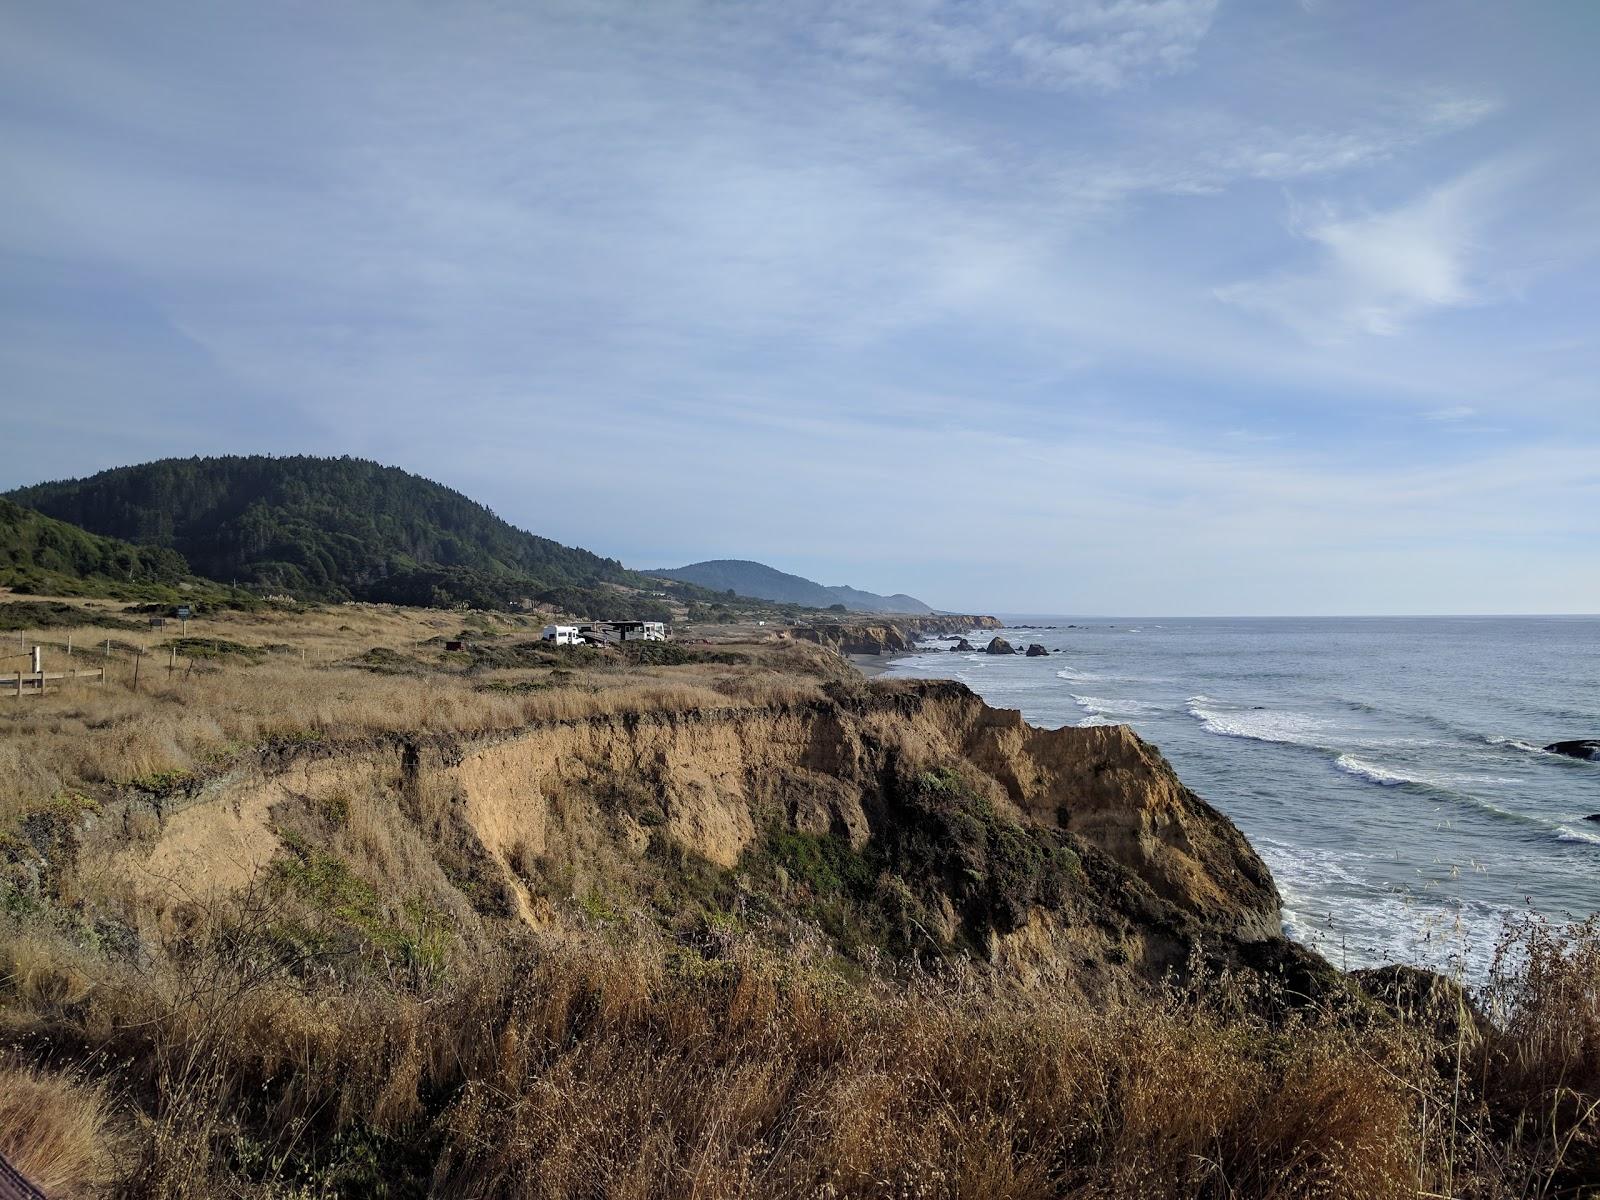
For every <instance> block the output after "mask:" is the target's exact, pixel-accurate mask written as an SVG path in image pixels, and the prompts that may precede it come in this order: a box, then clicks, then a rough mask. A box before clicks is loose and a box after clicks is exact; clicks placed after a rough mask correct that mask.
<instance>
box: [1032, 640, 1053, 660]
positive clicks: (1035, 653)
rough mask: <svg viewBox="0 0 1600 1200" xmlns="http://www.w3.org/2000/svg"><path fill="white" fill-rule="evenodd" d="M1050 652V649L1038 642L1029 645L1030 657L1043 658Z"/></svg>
mask: <svg viewBox="0 0 1600 1200" xmlns="http://www.w3.org/2000/svg"><path fill="white" fill-rule="evenodd" d="M1049 653H1050V651H1048V650H1046V649H1045V648H1044V647H1043V646H1041V645H1040V644H1039V643H1038V642H1034V643H1032V644H1031V645H1029V647H1028V657H1029V658H1043V657H1044V656H1045V655H1047V654H1049Z"/></svg>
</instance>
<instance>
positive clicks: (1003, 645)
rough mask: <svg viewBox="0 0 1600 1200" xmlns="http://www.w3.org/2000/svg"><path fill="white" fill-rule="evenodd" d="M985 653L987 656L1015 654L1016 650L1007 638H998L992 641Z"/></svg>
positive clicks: (985, 648) (984, 649) (986, 647)
mask: <svg viewBox="0 0 1600 1200" xmlns="http://www.w3.org/2000/svg"><path fill="white" fill-rule="evenodd" d="M983 652H984V653H985V654H1015V653H1016V650H1015V649H1014V648H1013V647H1012V645H1011V643H1010V642H1008V641H1006V640H1005V638H1003V637H997V638H992V639H990V641H989V644H988V645H987V646H985V647H984V648H983Z"/></svg>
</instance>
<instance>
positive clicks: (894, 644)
mask: <svg viewBox="0 0 1600 1200" xmlns="http://www.w3.org/2000/svg"><path fill="white" fill-rule="evenodd" d="M999 628H1000V621H999V620H998V619H997V618H995V617H987V616H976V615H961V614H946V615H941V616H932V617H897V618H896V619H895V620H894V621H892V622H886V621H838V622H829V623H825V624H812V625H805V626H800V627H798V628H796V629H794V630H793V631H792V632H793V636H794V637H795V638H796V639H798V640H800V641H806V642H815V643H816V644H817V645H819V646H822V647H824V648H825V649H828V650H833V651H835V652H837V653H839V654H892V653H901V652H904V651H907V650H912V649H915V648H916V644H917V639H918V638H924V637H929V636H932V635H937V634H945V633H966V632H968V631H969V630H973V629H999Z"/></svg>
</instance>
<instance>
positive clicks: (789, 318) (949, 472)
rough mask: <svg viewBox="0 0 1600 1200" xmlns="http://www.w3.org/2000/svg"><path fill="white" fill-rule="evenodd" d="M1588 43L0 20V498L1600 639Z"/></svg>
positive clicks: (942, 19)
mask: <svg viewBox="0 0 1600 1200" xmlns="http://www.w3.org/2000/svg"><path fill="white" fill-rule="evenodd" d="M1597 52H1600V5H1596V4H1591V3H1587V2H1580V0H1573V2H1571V3H1565V4H1562V3H1539V2H1530V3H1527V4H1517V5H1508V4H1504V3H1500V2H1499V0H1494V2H1488V3H1473V2H1471V0H1443V2H1439V3H1429V2H1427V0H1419V2H1415V3H1407V4H1400V5H1397V4H1392V3H1387V2H1385V3H1355V2H1343V0H1298V2H1297V0H1270V2H1269V0H1255V2H1247V0H1148V2H1143V0H1055V2H1052V3H1047V2H1045V0H991V2H989V3H976V2H973V0H870V2H869V0H816V2H806V0H750V2H748V3H731V2H728V0H658V2H655V3H650V4H640V3H634V2H631V0H630V2H627V3H617V2H612V0H581V2H580V0H574V2H571V3H566V2H550V3H539V2H536V0H519V2H510V0H506V2H494V3H491V2H487V0H481V2H480V0H461V2H459V3H453V4H439V3H408V2H407V0H385V2H384V3H381V4H379V3H372V4H366V3H361V2H360V0H347V2H344V3H340V4H333V5H329V4H300V3H279V4H268V5H262V4H243V3H237V4H235V3H228V2H218V0H204V2H195V3H174V2H171V0H144V2H142V3H140V4H124V3H110V2H102V3H94V4H85V3H76V2H74V0H51V3H49V4H35V3H22V2H19V0H0V256H3V257H0V397H3V406H4V411H3V413H0V416H3V421H0V428H3V430H4V432H3V434H0V442H3V443H4V445H5V450H6V453H5V454H4V455H3V458H0V462H3V466H0V486H12V485H16V484H22V483H27V482H33V481H36V480H39V479H46V478H55V477H60V476H64V475H81V474H87V473H90V472H92V471H94V470H98V469H100V468H103V467H107V466H112V465H117V464H121V463H125V462H130V461H141V460H144V459H149V458H154V457H160V456H163V455H169V454H188V453H220V452H284V453H287V452H298V451H307V452H316V453H330V454H337V453H350V454H357V455H362V456H366V457H372V458H377V459H380V460H383V461H386V462H391V463H395V464H397V465H400V466H404V467H407V468H409V469H411V470H415V471H418V472H421V473H423V474H426V475H428V476H430V477H432V478H435V479H438V480H440V481H442V482H445V483H448V484H450V485H452V486H455V487H458V488H460V489H461V490H463V491H465V492H467V493H468V494H470V495H472V496H474V497H476V498H478V499H481V500H483V501H485V502H486V503H488V504H489V505H491V506H492V507H493V508H494V509H495V510H496V511H498V512H499V513H500V514H501V515H503V516H504V517H506V518H507V519H509V520H511V521H513V522H515V523H517V524H519V525H522V526H524V527H527V528H530V529H532V530H534V531H536V532H539V533H542V534H546V535H548V536H552V537H556V538H559V539H561V540H563V541H566V542H571V543H577V544H581V545H584V546H587V547H589V548H591V549H594V550H597V551H601V552H603V553H607V554H611V555H615V556H617V557H620V558H622V559H623V560H624V561H625V562H628V563H629V564H630V565H636V566H659V565H670V564H676V563H680V562H687V561H692V560H695V559H702V558H712V557H751V558H760V559H763V560H765V561H768V562H771V563H772V564H774V565H776V566H779V567H782V568H784V569H787V570H793V571H798V572H800V573H802V574H805V575H808V576H811V577H813V578H817V579H820V580H822V581H824V582H828V583H844V582H848V583H851V584H855V585H856V586H860V587H867V588H872V589H875V590H880V591H899V590H905V591H909V592H912V593H914V594H916V595H919V596H922V597H923V598H925V599H927V600H929V601H930V602H932V603H935V604H938V605H943V606H950V607H981V608H987V609H998V610H1002V611H1035V612H1040V611H1056V612H1097V613H1120V614H1129V615H1139V614H1168V615H1182V614H1209V613H1238V614H1251V613H1410V612H1573V611H1588V612H1593V611H1596V610H1597V609H1600V555H1597V554H1596V553H1595V536H1596V531H1597V529H1600V456H1597V451H1600V419H1597V418H1600V382H1597V381H1600V337H1597V336H1596V335H1597V332H1600V330H1597V317H1600V272H1597V270H1596V264H1597V254H1600V139H1597V138H1596V137H1595V136H1594V123H1595V120H1596V118H1597V116H1600V77H1597V76H1596V75H1595V74H1594V71H1593V62H1594V61H1595V56H1596V53H1597Z"/></svg>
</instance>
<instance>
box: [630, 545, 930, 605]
mask: <svg viewBox="0 0 1600 1200" xmlns="http://www.w3.org/2000/svg"><path fill="white" fill-rule="evenodd" d="M643 574H645V575H658V576H661V577H662V578H665V579H675V580H677V581H679V582H680V583H692V584H696V585H698V586H700V587H703V588H710V589H711V590H712V591H716V592H726V591H729V590H731V591H732V592H733V593H734V594H735V595H739V596H750V597H753V598H755V599H757V600H774V601H777V602H779V603H784V604H805V605H809V606H810V607H812V608H827V607H829V606H830V605H833V604H843V605H844V606H845V607H846V608H848V609H850V610H851V611H853V612H875V613H931V612H933V611H934V610H933V609H932V608H931V607H930V606H928V605H927V604H924V603H923V602H922V601H921V600H918V599H917V598H916V597H915V596H907V595H905V594H904V593H897V594H895V595H893V596H880V595H878V594H877V593H876V592H863V591H861V590H860V589H859V588H853V587H842V586H841V587H830V586H828V585H826V584H821V583H816V582H814V581H813V580H810V579H806V578H804V577H802V576H800V575H790V574H789V573H788V572H786V571H780V570H778V569H777V568H775V567H769V566H767V565H766V564H765V563H758V562H751V561H750V560H748V559H741V558H717V559H711V560H709V561H707V562H698V563H690V564H689V565H688V566H686V567H671V568H665V569H662V570H657V571H645V572H643Z"/></svg>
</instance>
